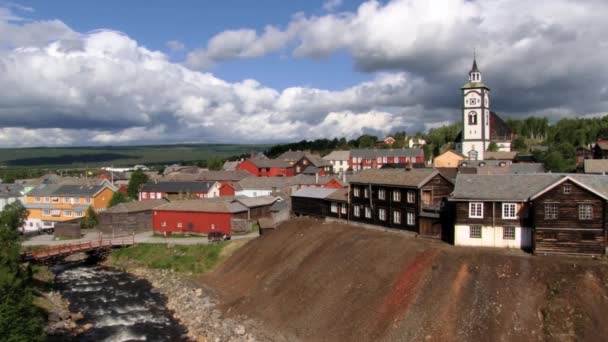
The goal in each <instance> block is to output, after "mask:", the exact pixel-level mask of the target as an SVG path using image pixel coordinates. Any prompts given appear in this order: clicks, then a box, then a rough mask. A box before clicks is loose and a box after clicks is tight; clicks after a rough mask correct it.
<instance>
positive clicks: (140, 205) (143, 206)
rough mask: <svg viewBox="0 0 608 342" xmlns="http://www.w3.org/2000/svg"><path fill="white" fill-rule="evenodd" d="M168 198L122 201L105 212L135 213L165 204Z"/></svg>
mask: <svg viewBox="0 0 608 342" xmlns="http://www.w3.org/2000/svg"><path fill="white" fill-rule="evenodd" d="M167 202H168V201H167V200H166V199H155V200H147V201H132V202H126V203H120V204H117V205H115V206H113V207H110V208H108V210H106V211H104V213H110V214H117V213H135V212H140V211H146V210H152V209H154V208H156V207H158V206H161V205H163V204H167Z"/></svg>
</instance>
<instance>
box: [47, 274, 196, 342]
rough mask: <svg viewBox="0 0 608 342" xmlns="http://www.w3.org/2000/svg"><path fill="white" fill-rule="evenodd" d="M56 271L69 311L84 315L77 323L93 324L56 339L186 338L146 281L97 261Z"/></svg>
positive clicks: (151, 339) (160, 298) (133, 339)
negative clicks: (100, 264)
mask: <svg viewBox="0 0 608 342" xmlns="http://www.w3.org/2000/svg"><path fill="white" fill-rule="evenodd" d="M56 271H57V277H56V283H57V285H58V287H59V289H60V291H61V293H62V294H63V297H64V298H66V299H67V300H68V301H69V302H70V311H72V312H81V313H82V314H83V315H84V319H83V320H81V321H78V323H79V324H80V325H84V324H86V323H91V324H93V328H91V329H90V330H88V331H86V332H84V333H83V334H80V335H79V336H77V337H74V338H71V339H68V337H66V336H63V337H59V338H56V339H57V340H62V341H63V340H75V341H187V339H185V337H184V336H185V333H186V330H185V329H184V328H183V327H182V326H181V325H180V324H179V323H178V322H177V321H176V320H175V319H173V317H172V316H171V312H170V311H169V310H168V309H167V308H166V307H165V304H166V302H165V299H164V298H163V296H162V295H160V294H159V293H157V292H156V291H154V290H153V288H152V287H151V285H150V283H148V282H147V281H145V280H142V279H138V278H135V277H133V276H131V275H129V274H127V273H125V272H121V271H118V270H115V269H112V268H107V267H102V266H97V265H93V266H90V265H78V266H72V267H68V268H64V269H56Z"/></svg>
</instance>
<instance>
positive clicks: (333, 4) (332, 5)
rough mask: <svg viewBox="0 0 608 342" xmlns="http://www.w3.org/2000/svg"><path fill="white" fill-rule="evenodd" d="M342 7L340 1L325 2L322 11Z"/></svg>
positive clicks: (328, 0) (329, 0)
mask: <svg viewBox="0 0 608 342" xmlns="http://www.w3.org/2000/svg"><path fill="white" fill-rule="evenodd" d="M341 5H342V0H327V1H325V2H324V3H323V9H324V10H326V11H330V12H331V11H333V10H335V9H336V8H338V7H340V6H341Z"/></svg>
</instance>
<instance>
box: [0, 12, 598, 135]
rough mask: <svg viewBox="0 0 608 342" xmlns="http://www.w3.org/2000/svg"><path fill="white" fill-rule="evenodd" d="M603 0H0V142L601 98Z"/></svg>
mask: <svg viewBox="0 0 608 342" xmlns="http://www.w3.org/2000/svg"><path fill="white" fill-rule="evenodd" d="M607 16H608V2H607V1H605V0H581V1H576V2H575V1H571V0H539V1H521V0H384V1H374V0H367V1H347V0H324V1H270V0H260V1H250V0H239V1H237V0H229V1H120V2H119V1H115V0H109V1H102V2H93V1H82V0H81V1H25V0H24V1H17V0H15V1H13V2H9V1H1V0H0V89H3V91H2V92H0V147H1V146H40V145H45V146H56V145H61V146H64V145H66V146H75V145H108V144H116V145H133V144H153V143H189V142H192V143H195V142H196V143H199V142H203V143H214V142H217V143H225V142H227V143H233V142H242V143H253V142H255V143H258V142H263V143H272V142H285V141H299V140H302V139H316V138H330V139H331V138H335V137H346V138H355V137H357V136H359V135H361V134H364V133H367V134H374V135H378V136H383V135H386V134H390V133H391V132H395V131H402V130H405V131H407V132H408V133H412V134H413V133H415V132H418V131H428V130H429V129H432V128H433V127H438V126H441V125H444V124H448V123H453V122H456V121H458V120H460V119H461V117H462V113H461V110H460V106H461V90H460V87H461V86H462V84H464V83H465V82H466V81H467V73H468V71H469V69H470V67H471V62H472V60H471V59H472V58H471V57H472V52H473V50H474V49H476V50H477V55H478V65H479V67H480V69H481V71H482V73H483V79H484V82H485V83H486V84H487V85H488V86H489V87H490V88H491V89H492V93H491V103H492V108H491V109H492V110H493V111H495V112H497V113H498V114H499V115H500V116H501V117H503V118H509V117H511V118H525V117H528V116H530V115H536V116H544V117H547V118H549V119H550V120H551V121H555V120H558V119H560V118H564V117H575V116H597V115H603V114H605V113H606V108H608V87H607V86H606V84H608V82H607V81H608V80H607V77H606V75H608V64H607V63H606V62H605V61H606V59H608V49H606V47H608V36H607V35H606V34H605V32H607V31H608V22H607V21H606V20H605V18H606V17H607Z"/></svg>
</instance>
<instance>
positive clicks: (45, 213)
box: [42, 209, 51, 216]
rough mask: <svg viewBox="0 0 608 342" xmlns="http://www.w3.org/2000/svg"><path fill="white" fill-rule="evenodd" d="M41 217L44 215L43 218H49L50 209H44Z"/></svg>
mask: <svg viewBox="0 0 608 342" xmlns="http://www.w3.org/2000/svg"><path fill="white" fill-rule="evenodd" d="M42 215H44V216H51V209H44V210H43V211H42Z"/></svg>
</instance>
